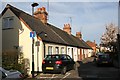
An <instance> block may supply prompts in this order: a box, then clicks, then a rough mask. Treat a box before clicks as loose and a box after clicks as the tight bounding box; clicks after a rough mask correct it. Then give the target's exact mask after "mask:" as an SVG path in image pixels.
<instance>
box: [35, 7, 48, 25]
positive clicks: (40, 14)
mask: <svg viewBox="0 0 120 80" xmlns="http://www.w3.org/2000/svg"><path fill="white" fill-rule="evenodd" d="M47 15H48V13H47V12H46V9H45V7H42V8H37V10H36V11H35V12H34V16H35V17H36V18H38V19H40V20H41V21H42V22H43V23H44V24H46V23H47Z"/></svg>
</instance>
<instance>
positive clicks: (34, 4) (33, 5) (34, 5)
mask: <svg viewBox="0 0 120 80" xmlns="http://www.w3.org/2000/svg"><path fill="white" fill-rule="evenodd" d="M38 5H39V4H38V3H33V4H31V6H32V16H33V15H34V7H36V6H38ZM33 24H34V23H33ZM33 34H34V33H33ZM32 78H34V37H32Z"/></svg>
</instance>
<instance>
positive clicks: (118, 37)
mask: <svg viewBox="0 0 120 80" xmlns="http://www.w3.org/2000/svg"><path fill="white" fill-rule="evenodd" d="M119 17H120V1H119V6H118V34H117V42H118V48H117V49H118V50H117V51H118V67H119V70H118V71H119V75H118V76H120V18H119Z"/></svg>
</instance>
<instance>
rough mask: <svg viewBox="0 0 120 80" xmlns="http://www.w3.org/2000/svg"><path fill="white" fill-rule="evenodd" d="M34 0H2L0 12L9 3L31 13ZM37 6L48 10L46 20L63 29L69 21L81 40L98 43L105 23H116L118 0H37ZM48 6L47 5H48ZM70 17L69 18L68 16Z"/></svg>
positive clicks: (74, 32) (73, 31)
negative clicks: (81, 36)
mask: <svg viewBox="0 0 120 80" xmlns="http://www.w3.org/2000/svg"><path fill="white" fill-rule="evenodd" d="M32 2H35V0H29V1H28V0H26V1H22V0H21V1H20V2H19V1H15V0H12V2H11V0H4V1H2V2H1V3H0V5H1V4H2V5H1V8H0V13H1V12H2V10H3V9H4V8H5V6H6V4H8V3H9V4H11V5H13V6H15V7H17V8H18V9H21V10H23V11H25V12H27V13H29V14H32V9H31V4H32ZM37 3H39V6H37V7H35V10H36V8H38V7H42V6H44V7H46V9H47V11H48V14H49V16H48V22H49V23H51V24H53V25H55V26H56V27H58V28H60V29H63V27H64V24H66V23H70V24H71V29H72V34H73V35H76V32H78V31H80V32H81V33H82V35H83V40H85V41H87V40H90V41H94V40H95V41H96V43H97V44H99V43H100V37H101V36H102V34H103V33H104V32H105V27H106V25H107V24H110V23H113V24H115V25H116V26H117V25H118V0H106V1H105V0H84V1H82V0H79V1H77V0H74V1H68V0H66V2H65V1H63V0H62V1H60V2H59V0H58V2H57V1H54V0H49V3H48V0H41V1H39V0H37ZM48 6H49V7H48ZM70 17H71V18H70Z"/></svg>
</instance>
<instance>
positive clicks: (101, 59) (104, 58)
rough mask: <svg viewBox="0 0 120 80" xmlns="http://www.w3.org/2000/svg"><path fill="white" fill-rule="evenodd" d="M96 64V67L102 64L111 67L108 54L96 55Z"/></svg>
mask: <svg viewBox="0 0 120 80" xmlns="http://www.w3.org/2000/svg"><path fill="white" fill-rule="evenodd" d="M96 64H97V65H98V66H99V65H102V64H107V65H108V64H109V65H111V64H112V60H111V58H110V56H109V54H105V53H100V54H97V58H96Z"/></svg>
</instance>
